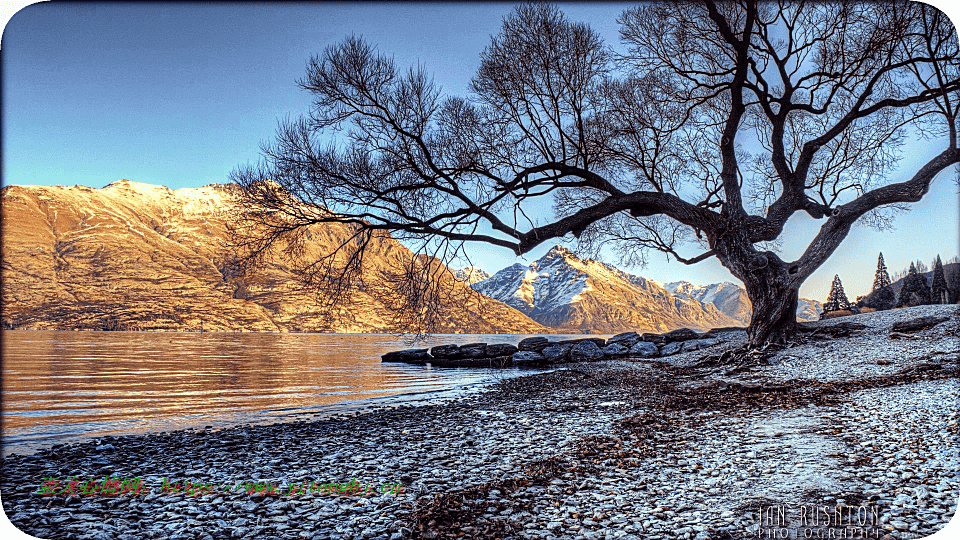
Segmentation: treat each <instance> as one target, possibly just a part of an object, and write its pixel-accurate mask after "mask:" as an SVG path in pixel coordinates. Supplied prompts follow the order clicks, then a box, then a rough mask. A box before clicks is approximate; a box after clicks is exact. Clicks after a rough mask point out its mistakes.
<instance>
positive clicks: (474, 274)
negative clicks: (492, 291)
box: [453, 266, 490, 285]
mask: <svg viewBox="0 0 960 540" xmlns="http://www.w3.org/2000/svg"><path fill="white" fill-rule="evenodd" d="M453 275H454V276H456V278H457V279H459V280H460V281H462V282H464V283H466V284H467V285H473V284H474V283H479V282H481V281H483V280H485V279H490V274H488V273H486V272H484V271H483V270H481V269H479V268H477V267H476V266H465V267H463V268H461V269H459V270H457V271H456V272H454V273H453Z"/></svg>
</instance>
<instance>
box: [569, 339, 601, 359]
mask: <svg viewBox="0 0 960 540" xmlns="http://www.w3.org/2000/svg"><path fill="white" fill-rule="evenodd" d="M602 358H603V352H602V351H601V350H600V347H598V346H597V344H596V343H594V342H593V341H591V340H586V339H585V340H583V341H581V342H580V343H577V344H576V345H574V346H573V348H572V349H570V360H571V361H572V362H593V361H595V360H600V359H602Z"/></svg>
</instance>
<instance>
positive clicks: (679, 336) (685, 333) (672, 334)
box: [663, 328, 700, 343]
mask: <svg viewBox="0 0 960 540" xmlns="http://www.w3.org/2000/svg"><path fill="white" fill-rule="evenodd" d="M698 337H700V334H698V333H697V332H696V331H694V330H691V329H689V328H677V329H676V330H671V331H669V332H667V333H666V334H664V335H663V339H664V340H666V342H667V343H672V342H674V341H687V340H688V339H697V338H698Z"/></svg>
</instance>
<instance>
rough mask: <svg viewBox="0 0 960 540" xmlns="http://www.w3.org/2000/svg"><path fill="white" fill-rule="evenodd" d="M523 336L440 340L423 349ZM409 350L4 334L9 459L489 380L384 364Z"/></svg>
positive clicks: (278, 340) (432, 394)
mask: <svg viewBox="0 0 960 540" xmlns="http://www.w3.org/2000/svg"><path fill="white" fill-rule="evenodd" d="M524 337H525V336H509V335H497V336H485V335H442V336H433V337H431V338H429V339H428V340H427V341H426V342H425V343H423V344H418V345H417V347H427V346H432V345H437V344H440V343H458V344H464V343H472V342H487V343H513V344H516V343H517V342H518V341H519V340H521V339H523V338H524ZM557 337H558V338H559V337H561V336H557ZM409 347H410V345H409V343H407V342H404V341H403V339H402V338H398V337H397V336H392V335H383V334H268V333H257V334H253V333H251V334H243V333H241V334H218V333H204V334H200V333H172V332H171V333H162V332H159V333H153V332H27V331H13V332H9V331H8V332H3V395H2V398H3V454H4V455H8V454H10V453H12V452H16V453H28V452H31V451H33V450H35V449H37V448H41V447H45V446H50V445H53V444H56V443H59V442H65V441H69V440H77V439H82V438H86V437H95V436H99V435H104V434H130V433H142V432H149V431H163V430H170V429H181V428H186V427H202V426H207V425H212V426H224V425H231V424H238V423H254V422H256V423H264V422H265V423H271V422H275V421H286V420H292V419H298V418H309V417H311V416H312V415H318V416H323V415H325V414H330V413H333V412H342V411H344V410H352V409H357V408H362V407H369V406H372V405H384V404H394V403H399V402H410V401H417V402H422V401H425V400H435V399H443V398H446V397H450V396H452V395H456V394H459V393H463V392H466V391H471V390H474V389H476V388H479V387H480V386H482V385H483V384H484V383H489V382H492V381H493V379H494V374H493V373H492V372H491V371H490V370H483V369H438V368H430V367H420V366H409V365H405V364H393V363H386V364H383V363H381V362H380V355H381V354H383V353H385V352H388V351H392V350H398V349H405V348H409ZM520 372H521V371H520V370H515V369H514V370H501V371H498V372H496V374H497V376H504V375H506V376H513V375H516V374H518V373H520ZM391 396H392V397H391Z"/></svg>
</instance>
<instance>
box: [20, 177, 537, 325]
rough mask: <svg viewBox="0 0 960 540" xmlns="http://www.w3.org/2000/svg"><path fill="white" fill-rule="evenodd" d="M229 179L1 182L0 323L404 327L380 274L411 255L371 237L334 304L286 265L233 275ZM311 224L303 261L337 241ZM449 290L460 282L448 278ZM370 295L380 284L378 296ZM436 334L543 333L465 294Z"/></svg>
mask: <svg viewBox="0 0 960 540" xmlns="http://www.w3.org/2000/svg"><path fill="white" fill-rule="evenodd" d="M234 193H235V192H234V191H233V189H232V188H231V187H230V186H217V185H211V186H206V187H202V188H189V189H178V190H170V189H168V188H166V187H163V186H154V185H147V184H140V183H137V182H130V181H128V180H121V181H119V182H114V183H112V184H110V185H108V186H107V187H105V188H103V189H92V188H88V187H81V186H76V187H40V186H8V187H5V188H3V190H2V194H3V195H2V196H3V202H2V215H3V222H2V234H3V269H2V278H3V310H2V323H3V327H4V328H29V329H58V330H69V329H74V328H79V329H120V330H161V329H166V330H200V329H201V328H202V329H203V330H207V331H278V330H279V331H295V332H405V331H409V330H410V328H404V327H402V325H403V323H401V322H398V320H397V318H396V315H397V310H396V309H392V308H391V307H390V305H391V300H389V299H388V298H387V297H390V295H389V294H388V295H386V297H384V295H383V294H381V293H382V292H383V291H385V290H389V289H390V287H391V286H392V285H391V283H390V282H389V278H388V277H387V276H386V274H385V273H386V272H387V270H388V269H389V268H391V267H393V266H395V265H396V263H398V262H403V261H409V260H410V257H412V256H413V255H412V254H411V252H410V251H409V250H408V249H406V248H405V247H404V246H402V245H401V244H400V243H398V242H396V241H395V240H393V239H392V238H385V239H382V240H376V241H375V244H376V245H375V247H376V249H375V250H374V252H373V257H372V258H368V259H367V261H365V262H366V263H367V267H366V268H367V269H366V270H365V273H364V277H365V280H366V282H367V283H372V284H378V285H379V286H373V287H363V288H354V289H353V290H351V294H352V298H351V300H350V302H348V303H346V304H344V305H341V306H340V307H339V312H337V313H333V314H332V315H334V316H333V317H330V316H329V315H331V314H330V313H325V312H324V311H323V310H322V309H320V308H319V307H318V304H317V302H316V300H315V296H314V294H313V293H312V292H311V291H310V290H306V289H304V288H303V286H302V285H301V284H300V283H299V282H298V281H297V280H295V279H293V274H292V273H291V270H290V268H288V267H286V266H285V265H284V264H282V263H278V262H275V263H272V264H270V265H268V266H267V267H265V268H263V269H260V270H257V271H256V272H255V273H253V274H248V275H247V276H245V277H237V275H236V273H235V272H234V271H232V270H231V268H232V266H231V264H230V263H229V260H230V253H231V251H230V250H229V249H228V248H227V245H228V241H229V234H228V229H227V224H228V221H229V220H230V219H231V216H232V215H234V209H235V201H236V198H235V195H234ZM347 234H348V230H347V229H346V228H345V227H343V226H340V225H326V226H314V227H313V228H312V229H311V231H310V234H309V235H308V239H307V241H306V249H305V257H307V258H309V257H311V256H316V255H318V254H320V253H322V252H324V251H325V250H326V249H327V248H328V247H329V246H331V245H333V244H332V243H333V242H338V243H339V242H340V241H342V240H343V239H345V238H347ZM447 277H448V278H449V279H450V280H451V282H452V284H451V286H452V287H454V288H455V289H454V290H461V289H462V290H468V289H466V287H467V286H466V285H465V284H463V283H461V282H460V281H459V280H456V279H455V278H454V277H453V276H452V275H448V276H447ZM378 291H379V292H378ZM439 320H440V322H439V323H438V325H437V327H435V328H432V330H433V331H435V332H458V331H460V332H470V333H484V332H490V333H544V332H550V330H549V329H546V328H544V327H542V326H541V325H539V324H537V323H535V322H534V321H532V320H531V319H529V318H528V317H527V316H525V315H523V314H522V313H520V312H518V311H517V310H515V309H513V308H511V307H509V306H507V305H504V304H502V303H500V302H497V301H494V300H490V299H488V298H485V297H483V296H480V295H476V294H473V295H472V296H471V297H470V300H469V302H468V304H467V306H466V308H456V309H454V308H450V309H447V310H446V312H441V314H440V316H439Z"/></svg>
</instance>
